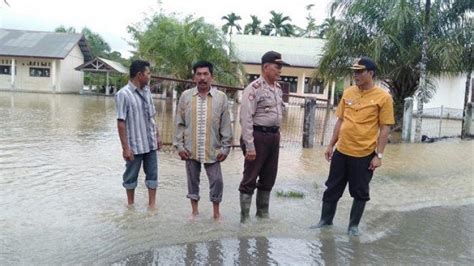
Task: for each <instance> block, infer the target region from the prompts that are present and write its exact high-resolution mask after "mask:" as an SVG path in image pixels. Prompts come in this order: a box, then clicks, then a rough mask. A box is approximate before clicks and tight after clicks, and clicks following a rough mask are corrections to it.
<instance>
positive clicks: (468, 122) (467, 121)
mask: <svg viewBox="0 0 474 266" xmlns="http://www.w3.org/2000/svg"><path fill="white" fill-rule="evenodd" d="M472 105H473V103H467V106H466V107H467V108H466V116H464V132H466V135H465V136H466V137H474V130H472Z"/></svg>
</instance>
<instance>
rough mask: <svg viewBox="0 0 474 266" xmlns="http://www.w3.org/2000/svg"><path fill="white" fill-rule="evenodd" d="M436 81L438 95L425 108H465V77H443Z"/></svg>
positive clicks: (437, 78)
mask: <svg viewBox="0 0 474 266" xmlns="http://www.w3.org/2000/svg"><path fill="white" fill-rule="evenodd" d="M434 81H435V85H436V86H437V90H436V94H435V96H434V97H433V98H432V99H431V100H430V101H429V102H428V103H426V104H425V105H424V106H423V107H426V108H435V107H440V106H441V105H443V106H444V107H448V108H455V109H462V108H463V104H464V90H465V86H466V76H465V75H459V76H454V77H450V76H448V75H442V76H439V77H436V78H434ZM469 99H470V98H469ZM415 107H416V105H415Z"/></svg>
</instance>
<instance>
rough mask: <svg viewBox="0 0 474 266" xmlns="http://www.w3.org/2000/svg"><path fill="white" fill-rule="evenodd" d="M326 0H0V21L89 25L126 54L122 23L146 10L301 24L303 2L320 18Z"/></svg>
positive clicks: (17, 25)
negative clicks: (278, 16)
mask: <svg viewBox="0 0 474 266" xmlns="http://www.w3.org/2000/svg"><path fill="white" fill-rule="evenodd" d="M328 2H329V0H322V1H321V0H319V1H316V0H292V1H291V2H288V1H268V0H240V1H217V0H198V1H192V0H189V1H185V0H163V1H161V5H159V4H158V1H157V0H132V1H117V0H102V1H101V0H81V1H67V0H9V3H10V7H7V6H5V5H0V27H1V28H10V29H24V30H41V31H52V30H54V29H55V28H56V27H58V26H59V25H64V26H66V27H71V26H72V27H75V28H76V29H77V30H80V29H82V28H83V27H89V28H90V29H91V30H92V31H94V32H97V33H99V34H100V35H101V36H103V37H104V39H105V40H106V41H107V42H108V43H109V44H110V45H111V47H112V49H113V50H117V51H119V52H121V53H122V54H123V55H125V56H128V55H129V52H128V50H129V49H131V47H129V46H128V44H127V41H126V40H129V37H130V36H129V35H128V33H127V26H128V25H131V24H133V23H137V22H140V21H142V20H143V18H144V17H145V15H146V14H151V13H152V12H153V10H158V9H159V7H161V8H162V9H163V10H164V11H165V12H166V13H171V12H175V13H178V14H181V16H185V15H189V14H192V15H194V16H197V17H204V18H205V20H206V21H208V22H210V23H212V24H215V25H216V26H218V27H220V26H221V25H222V24H223V21H222V20H221V17H222V16H224V15H227V14H229V13H230V12H235V13H236V14H237V15H239V16H241V17H242V21H241V23H240V24H241V26H242V27H243V26H244V24H245V23H248V22H249V21H250V15H257V16H258V17H259V18H260V19H261V20H262V21H263V23H266V22H267V21H268V19H269V17H270V15H269V13H270V11H271V10H275V11H276V12H282V13H283V14H284V15H287V16H289V17H291V19H292V22H293V23H295V24H297V25H298V26H300V27H303V26H304V25H305V21H306V20H305V17H306V15H307V11H306V9H305V6H306V5H308V4H311V3H314V4H315V7H314V8H313V12H312V15H313V17H315V18H316V20H317V22H318V23H320V22H322V21H323V20H324V19H325V18H326V17H327V16H328V15H327V14H328V8H327V4H328Z"/></svg>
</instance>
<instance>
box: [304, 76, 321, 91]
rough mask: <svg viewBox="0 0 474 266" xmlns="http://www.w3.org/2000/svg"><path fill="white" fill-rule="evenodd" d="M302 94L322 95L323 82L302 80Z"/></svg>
mask: <svg viewBox="0 0 474 266" xmlns="http://www.w3.org/2000/svg"><path fill="white" fill-rule="evenodd" d="M304 93H311V94H323V93H324V81H323V80H322V79H310V78H305V79H304Z"/></svg>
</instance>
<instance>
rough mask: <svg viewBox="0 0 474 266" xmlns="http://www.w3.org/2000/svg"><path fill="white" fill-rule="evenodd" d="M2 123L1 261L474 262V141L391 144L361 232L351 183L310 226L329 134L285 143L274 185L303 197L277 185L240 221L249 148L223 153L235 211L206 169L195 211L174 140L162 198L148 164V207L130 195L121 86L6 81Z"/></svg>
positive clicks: (0, 99) (141, 190)
mask: <svg viewBox="0 0 474 266" xmlns="http://www.w3.org/2000/svg"><path fill="white" fill-rule="evenodd" d="M156 105H157V109H158V110H159V111H162V110H172V108H170V107H169V106H167V105H166V104H164V101H161V100H156ZM159 116H160V114H159ZM158 120H160V119H158ZM0 125H1V131H0V187H1V189H0V209H1V212H0V265H12V264H13V265H16V264H46V265H51V264H119V265H120V264H122V265H123V264H131V265H135V264H150V263H152V264H162V265H169V264H172V265H175V264H199V265H201V264H212V265H221V264H224V265H232V264H242V265H266V264H286V265H314V264H316V265H317V264H328V265H336V264H355V265H357V264H377V265H379V264H464V265H472V264H473V263H474V254H473V244H474V232H473V227H472V224H474V181H473V180H474V179H473V172H474V171H473V170H474V169H473V165H474V159H473V158H474V145H473V144H474V142H473V141H460V140H458V139H452V140H446V141H440V142H435V143H429V144H392V145H389V146H388V147H387V148H386V152H385V158H384V162H383V163H384V165H383V166H382V168H381V169H379V170H377V171H376V172H375V176H374V178H373V180H372V183H371V198H372V200H371V201H370V202H369V203H368V204H367V208H366V212H365V214H364V217H363V219H362V223H361V230H362V232H363V235H362V236H360V237H348V236H347V234H346V228H347V223H348V217H349V212H350V205H351V198H350V197H349V196H348V194H347V192H346V194H345V195H344V197H343V198H342V199H341V201H340V204H339V207H338V210H337V213H336V217H335V220H334V226H333V228H332V229H329V230H321V231H320V230H311V229H308V227H309V226H310V225H312V224H314V223H316V222H317V220H318V219H319V214H320V210H321V197H322V193H323V191H324V181H325V179H326V177H327V172H328V166H329V165H328V163H326V162H325V161H324V159H323V158H322V153H323V148H321V147H317V148H314V149H301V148H298V147H288V148H287V147H285V148H282V149H281V157H280V168H279V175H278V179H277V182H276V185H275V188H274V191H297V192H302V193H304V195H305V196H304V198H303V199H297V198H283V197H277V196H276V193H273V194H272V200H271V206H270V215H271V219H269V220H257V219H256V218H254V217H252V219H251V221H250V222H249V223H248V224H246V225H241V224H240V223H239V211H240V209H239V203H238V196H239V194H238V191H237V187H238V184H239V181H240V178H241V173H242V162H243V157H242V154H241V152H240V150H238V149H236V150H234V151H232V152H231V154H230V155H229V157H228V159H227V160H226V161H225V162H224V163H223V165H222V168H223V174H224V200H223V202H222V204H221V206H222V207H221V208H222V214H223V216H224V217H223V221H222V222H220V223H216V222H214V221H213V220H212V219H211V216H212V205H211V203H210V202H208V197H207V194H208V192H209V190H208V188H207V186H208V182H207V180H206V178H205V176H204V175H203V176H202V179H201V180H202V182H201V196H202V200H201V202H200V211H201V214H200V217H199V218H198V219H196V220H194V221H193V220H189V218H188V217H189V214H190V209H191V208H190V205H189V201H188V200H187V199H186V198H185V195H186V178H185V170H184V164H183V162H182V161H180V160H179V159H178V157H177V155H176V154H174V153H172V152H160V154H159V183H160V185H159V188H158V193H157V206H158V208H157V210H155V211H149V210H148V209H147V207H146V202H147V191H146V188H145V186H144V182H143V179H144V176H143V175H140V177H139V181H140V182H139V186H138V188H137V192H136V206H135V208H133V209H129V208H127V207H126V199H125V192H124V189H123V188H122V186H121V174H122V172H123V169H124V162H123V160H122V158H121V149H120V144H119V140H118V136H117V133H116V122H115V114H114V101H113V98H111V97H109V98H106V97H95V96H79V95H49V94H28V93H11V92H0ZM167 127H172V126H171V125H167ZM254 208H255V205H254V204H253V206H252V212H254V210H255V209H254Z"/></svg>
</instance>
